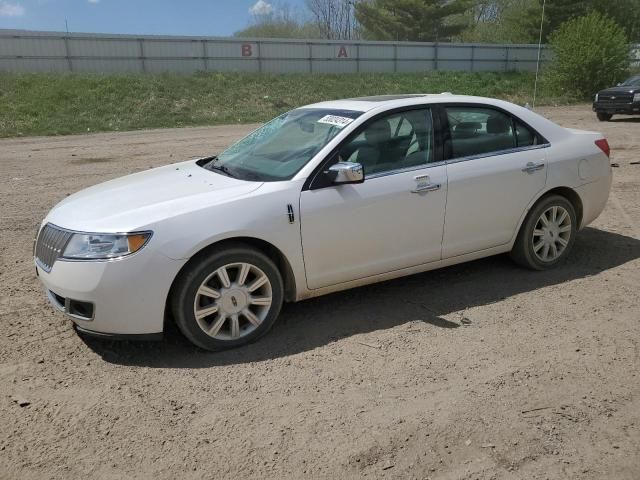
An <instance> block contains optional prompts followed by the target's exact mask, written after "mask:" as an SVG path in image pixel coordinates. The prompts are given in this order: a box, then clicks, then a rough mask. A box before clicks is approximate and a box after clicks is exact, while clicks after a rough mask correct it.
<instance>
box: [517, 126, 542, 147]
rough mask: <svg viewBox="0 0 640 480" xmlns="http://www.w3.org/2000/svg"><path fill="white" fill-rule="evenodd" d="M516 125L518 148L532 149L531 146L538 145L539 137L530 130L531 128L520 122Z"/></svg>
mask: <svg viewBox="0 0 640 480" xmlns="http://www.w3.org/2000/svg"><path fill="white" fill-rule="evenodd" d="M515 124H516V140H517V143H518V147H530V146H531V145H538V135H536V133H535V132H534V131H532V130H531V129H529V127H527V126H525V125H524V124H523V123H522V122H519V121H518V120H516V121H515Z"/></svg>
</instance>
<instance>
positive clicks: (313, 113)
mask: <svg viewBox="0 0 640 480" xmlns="http://www.w3.org/2000/svg"><path fill="white" fill-rule="evenodd" d="M361 114H362V112H355V111H352V110H335V109H318V108H299V109H297V110H292V111H290V112H287V113H285V114H283V115H280V116H279V117H276V118H274V119H273V120H271V121H270V122H268V123H266V124H264V125H263V126H262V127H260V128H259V129H257V130H256V131H254V132H252V133H250V134H249V135H247V136H246V137H245V138H243V139H242V140H240V141H239V142H238V143H236V144H234V145H232V146H231V147H229V148H228V149H227V150H225V151H224V152H223V153H221V154H220V155H219V156H218V157H214V158H213V159H211V161H209V162H208V163H206V164H204V165H203V167H204V168H207V169H209V170H213V171H216V172H219V173H221V174H223V175H228V176H230V177H234V178H239V179H242V180H253V181H263V182H269V181H271V182H273V181H279V180H288V179H290V178H292V177H293V176H294V175H295V174H296V173H297V172H298V171H299V170H300V169H301V168H302V167H304V166H305V165H306V164H307V162H308V161H309V160H311V159H312V158H313V156H314V155H315V154H316V153H318V152H319V151H320V149H321V148H322V147H324V146H325V145H326V144H327V143H328V142H329V141H330V140H331V139H332V138H333V137H335V136H336V135H337V134H338V133H339V132H340V130H342V129H343V128H344V127H346V126H347V125H349V124H350V123H351V122H353V120H354V119H356V118H358V117H359V116H360V115H361Z"/></svg>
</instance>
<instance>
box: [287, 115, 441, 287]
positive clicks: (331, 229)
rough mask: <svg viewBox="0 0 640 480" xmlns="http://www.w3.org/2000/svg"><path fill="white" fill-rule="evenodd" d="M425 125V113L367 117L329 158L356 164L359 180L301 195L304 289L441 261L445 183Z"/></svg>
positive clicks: (314, 188)
mask: <svg viewBox="0 0 640 480" xmlns="http://www.w3.org/2000/svg"><path fill="white" fill-rule="evenodd" d="M432 125H433V124H432V121H431V112H430V110H429V109H426V108H423V109H420V110H410V111H405V112H399V113H394V114H391V115H388V116H386V117H382V118H377V119H374V120H372V121H371V122H369V123H368V124H366V125H365V126H364V128H363V129H362V130H361V131H360V132H359V133H358V132H356V134H355V135H354V136H352V137H351V138H350V139H348V140H347V141H346V142H345V144H343V146H342V147H341V148H340V149H339V152H338V154H337V155H336V156H335V161H351V162H357V163H360V164H362V165H363V167H364V172H365V181H364V182H363V183H361V184H350V185H323V184H322V181H320V182H319V184H318V185H314V184H313V183H312V184H311V187H310V189H309V190H305V191H303V192H302V193H301V196H300V214H301V232H302V248H303V253H304V262H305V269H306V274H307V285H308V287H309V288H310V289H317V288H322V287H326V286H330V285H336V284H339V283H343V282H348V281H351V280H357V279H361V278H365V277H369V276H373V275H377V274H381V273H386V272H390V271H394V270H399V269H402V268H407V267H411V266H415V265H420V264H424V263H429V262H433V261H437V260H440V258H441V247H442V234H443V221H444V211H445V203H446V196H447V178H446V167H445V166H444V165H443V164H442V163H439V164H436V163H433V159H434V148H433V147H434V135H433V128H432ZM326 168H328V165H326V166H325V169H326ZM321 175H322V174H321Z"/></svg>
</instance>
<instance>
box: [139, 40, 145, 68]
mask: <svg viewBox="0 0 640 480" xmlns="http://www.w3.org/2000/svg"><path fill="white" fill-rule="evenodd" d="M138 46H139V49H140V65H141V66H142V73H146V71H147V66H146V65H145V63H144V38H138Z"/></svg>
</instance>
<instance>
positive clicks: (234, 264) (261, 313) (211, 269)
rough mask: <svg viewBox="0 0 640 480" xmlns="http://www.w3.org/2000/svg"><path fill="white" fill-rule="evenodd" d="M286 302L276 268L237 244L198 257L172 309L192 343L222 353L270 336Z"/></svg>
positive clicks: (184, 277) (185, 274)
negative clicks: (253, 288)
mask: <svg viewBox="0 0 640 480" xmlns="http://www.w3.org/2000/svg"><path fill="white" fill-rule="evenodd" d="M245 265H246V267H245ZM223 270H224V272H226V275H225V273H223ZM225 276H226V279H225ZM243 276H244V279H243V278H242V277H243ZM265 278H266V281H264V279H265ZM261 282H262V283H261ZM225 285H226V286H225ZM255 285H258V287H256V288H255V290H253V291H249V290H250V289H251V288H252V287H254V286H255ZM216 295H217V298H216ZM283 297H284V287H283V283H282V277H281V275H280V272H279V271H278V268H277V267H276V266H275V264H274V263H273V262H272V261H271V260H270V259H269V258H268V257H267V256H266V255H264V254H263V253H262V252H260V251H258V250H255V249H253V248H251V247H249V246H247V245H244V244H235V245H232V246H229V247H227V248H224V249H223V250H219V251H216V252H213V253H211V254H208V255H203V256H197V257H195V258H194V260H193V261H192V262H191V264H190V265H188V267H187V269H186V270H184V271H183V272H181V273H180V275H179V277H178V279H177V281H176V284H175V286H174V289H173V291H172V294H171V309H172V312H173V317H174V319H175V322H176V325H177V326H178V328H179V329H180V331H181V332H182V333H183V335H184V336H185V337H186V338H187V339H188V340H189V341H191V342H192V343H193V344H194V345H197V346H198V347H200V348H203V349H205V350H212V351H217V350H225V349H228V348H235V347H239V346H241V345H246V344H249V343H252V342H255V341H256V340H257V339H259V338H260V337H262V336H263V335H264V334H265V333H267V332H268V331H269V329H270V328H271V327H272V326H273V324H274V322H275V321H276V318H278V314H279V313H280V309H281V307H282V301H283ZM269 300H270V301H269ZM196 311H197V312H198V313H199V315H196ZM234 317H235V318H234ZM205 330H208V331H209V333H207V332H206V331H205Z"/></svg>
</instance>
